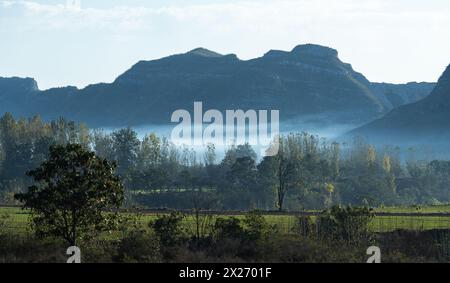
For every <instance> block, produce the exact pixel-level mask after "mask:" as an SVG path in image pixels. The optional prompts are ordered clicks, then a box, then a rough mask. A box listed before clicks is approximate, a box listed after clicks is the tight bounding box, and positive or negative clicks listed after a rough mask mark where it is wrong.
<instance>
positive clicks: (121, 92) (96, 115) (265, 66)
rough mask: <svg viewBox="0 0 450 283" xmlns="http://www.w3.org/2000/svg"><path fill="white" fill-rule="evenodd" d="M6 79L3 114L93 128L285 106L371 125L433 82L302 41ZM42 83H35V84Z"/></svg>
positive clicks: (298, 115)
mask: <svg viewBox="0 0 450 283" xmlns="http://www.w3.org/2000/svg"><path fill="white" fill-rule="evenodd" d="M3 80H5V81H9V83H3V84H2V83H1V81H0V99H1V100H0V101H1V102H2V103H1V104H0V113H2V112H7V111H9V112H12V113H13V114H14V115H16V116H30V115H33V114H41V116H43V117H44V118H45V119H55V118H58V117H59V116H65V117H67V118H69V119H73V120H78V121H85V122H87V123H88V124H89V125H90V126H125V125H130V126H137V125H144V124H155V123H168V122H170V116H171V113H172V112H173V111H175V110H177V109H187V110H190V111H192V108H193V102H194V101H202V102H203V104H204V108H205V109H212V108H214V109H218V110H222V111H223V110H226V109H244V110H246V109H257V110H258V109H278V110H280V115H281V119H282V120H291V121H300V120H304V119H305V118H308V119H309V117H314V120H315V121H314V122H320V123H324V124H333V123H347V124H363V123H365V122H368V121H371V120H373V119H375V118H378V117H381V116H382V115H383V114H385V113H387V112H388V111H389V110H391V109H392V108H393V107H395V106H397V105H403V104H406V103H410V102H413V101H416V100H418V99H420V98H422V97H425V96H426V95H428V94H429V92H430V91H431V88H432V87H433V86H434V85H433V84H427V83H421V84H407V85H388V84H383V85H382V84H372V83H371V82H369V81H368V80H367V79H366V78H365V77H364V76H363V75H362V74H360V73H358V72H355V71H354V70H353V68H352V67H351V65H349V64H346V63H343V62H341V61H340V60H339V58H338V53H337V51H336V50H334V49H331V48H328V47H323V46H318V45H311V44H307V45H300V46H297V47H295V48H294V49H293V50H292V51H291V52H285V51H277V50H272V51H269V52H268V53H266V54H265V55H264V56H263V57H260V58H256V59H253V60H248V61H242V60H239V59H238V58H237V57H236V56H235V55H221V54H218V53H216V52H212V51H209V50H206V49H203V48H198V49H195V50H192V51H190V52H188V53H185V54H179V55H173V56H169V57H165V58H162V59H159V60H153V61H141V62H138V63H137V64H135V65H134V66H133V67H132V68H131V69H129V70H128V71H126V72H125V73H124V74H122V75H120V76H119V77H118V78H117V79H116V80H115V81H114V82H113V83H111V84H96V85H91V86H88V87H86V88H84V89H81V90H79V89H77V88H74V87H66V88H58V89H50V90H46V91H39V90H38V89H37V86H36V82H34V81H30V79H23V81H22V80H20V79H3ZM14 84H17V86H11V85H14ZM32 85H34V87H32Z"/></svg>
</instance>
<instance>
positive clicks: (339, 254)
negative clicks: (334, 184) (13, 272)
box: [0, 207, 450, 263]
mask: <svg viewBox="0 0 450 283" xmlns="http://www.w3.org/2000/svg"><path fill="white" fill-rule="evenodd" d="M185 217H192V216H186V215H183V214H180V213H176V212H174V213H172V214H167V215H161V216H160V217H158V218H157V219H156V220H154V221H152V222H150V223H148V226H146V227H143V226H141V225H138V224H137V223H138V222H139V220H138V216H133V217H127V218H126V219H123V221H122V222H121V224H120V225H118V226H117V227H116V229H115V230H114V231H113V232H112V233H106V234H102V235H101V236H97V237H93V238H85V239H83V240H81V241H80V242H79V243H78V245H79V247H80V248H81V252H82V262H123V263H138V262H141V263H159V262H178V263H180V262H186V263H195V262H203V263H204V262H227V263H230V262H236V263H238V262H270V263H274V262H286V263H287V262H290V263H306V262H308V263H311V262H312V263H315V262H359V263H363V262H366V260H367V259H368V258H369V255H366V250H367V248H368V247H369V246H372V245H376V246H379V247H380V249H381V256H382V257H381V260H382V262H449V261H450V240H449V235H450V231H449V230H430V231H422V232H419V231H406V230H405V231H402V230H400V231H394V232H389V233H371V232H369V230H368V229H367V226H366V224H367V221H368V220H369V218H370V213H369V212H368V211H367V210H365V209H351V208H338V207H335V208H333V209H331V210H328V211H326V212H324V213H323V215H322V216H321V217H320V218H319V219H318V220H317V221H312V220H311V219H309V218H298V219H297V225H296V228H295V229H293V230H292V231H291V232H289V233H282V232H280V231H278V229H277V226H276V225H269V224H268V223H267V222H266V221H265V220H264V218H263V217H262V216H261V214H260V213H258V212H257V211H254V212H249V213H248V214H246V215H245V217H244V218H234V217H226V218H224V217H212V216H211V215H200V216H199V219H198V220H199V222H198V223H197V222H195V221H189V222H186V221H183V219H184V218H185ZM186 223H189V224H186ZM197 224H198V225H199V226H197ZM67 247H68V244H67V243H66V242H65V241H64V240H63V239H60V238H57V237H45V238H42V237H37V236H36V235H35V234H32V233H30V234H23V235H12V234H7V233H5V234H1V235H0V262H65V261H66V260H67V255H66V254H65V252H66V249H67Z"/></svg>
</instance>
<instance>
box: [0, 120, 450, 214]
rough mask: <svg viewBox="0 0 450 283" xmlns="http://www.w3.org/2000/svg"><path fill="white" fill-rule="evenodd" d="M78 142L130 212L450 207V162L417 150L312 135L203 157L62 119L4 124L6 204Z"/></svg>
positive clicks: (1, 163)
mask: <svg viewBox="0 0 450 283" xmlns="http://www.w3.org/2000/svg"><path fill="white" fill-rule="evenodd" d="M66 144H78V145H80V146H81V147H82V148H84V149H86V150H88V151H92V152H93V153H95V155H96V156H99V157H101V158H103V159H105V160H108V161H111V162H114V163H115V164H116V165H117V173H118V175H119V176H120V178H121V180H122V182H123V185H124V188H125V203H126V205H128V206H142V207H148V208H171V209H192V208H198V209H200V208H201V209H219V210H220V209H223V210H251V209H261V210H302V209H322V208H328V207H332V206H333V205H335V204H344V205H348V204H351V205H357V206H370V207H374V206H382V205H411V204H438V203H448V202H450V188H449V185H448V184H449V183H450V182H449V181H450V162H448V161H442V160H434V161H422V160H417V159H416V158H414V151H413V150H409V153H410V154H409V155H408V156H406V157H402V156H401V152H400V148H398V147H395V146H385V147H382V148H380V147H374V146H372V145H370V144H368V143H366V142H365V141H364V139H362V138H358V137H357V138H355V140H354V141H353V142H352V143H349V144H345V143H340V144H339V143H336V142H335V143H332V142H329V141H327V140H325V139H322V138H320V137H318V136H315V135H311V134H308V133H292V134H288V135H284V136H281V137H280V138H279V145H280V147H279V151H278V154H277V155H275V156H270V157H263V158H258V157H257V154H256V153H255V151H254V150H253V148H252V147H251V146H250V145H248V144H243V145H235V146H230V147H229V148H228V149H227V150H226V152H225V155H224V157H223V158H220V159H219V158H218V154H217V150H216V148H215V146H214V145H213V144H209V145H207V146H206V147H205V149H204V150H203V152H202V153H200V152H195V151H194V150H193V149H191V148H188V147H177V146H175V145H174V144H172V143H171V142H170V141H169V140H168V139H167V138H164V137H159V136H157V135H156V134H154V133H149V134H148V135H146V136H144V137H143V138H142V139H139V138H138V134H137V133H136V131H134V130H133V129H131V128H123V129H119V130H116V131H113V132H111V133H108V132H105V131H102V130H91V129H89V128H88V127H87V126H85V125H84V124H81V123H75V122H73V121H67V120H66V119H64V118H60V119H58V120H55V121H50V122H46V121H43V120H42V119H41V118H40V117H39V116H35V117H33V118H30V119H24V118H21V119H17V120H16V119H15V118H14V117H13V116H12V115H11V114H8V113H6V114H5V115H3V116H2V117H1V118H0V202H1V203H2V204H16V203H17V200H15V199H14V197H13V196H14V194H16V193H21V192H24V191H25V190H26V188H27V187H29V186H30V185H32V180H31V179H30V176H27V175H26V172H29V171H30V170H33V169H35V168H37V167H38V166H39V165H40V164H42V163H43V162H44V161H45V160H47V159H48V157H49V148H50V147H51V146H52V145H66Z"/></svg>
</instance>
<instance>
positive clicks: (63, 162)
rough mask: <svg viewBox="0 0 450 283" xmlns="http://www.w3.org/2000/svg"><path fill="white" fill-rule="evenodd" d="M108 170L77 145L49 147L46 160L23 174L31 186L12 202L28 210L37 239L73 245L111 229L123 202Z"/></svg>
mask: <svg viewBox="0 0 450 283" xmlns="http://www.w3.org/2000/svg"><path fill="white" fill-rule="evenodd" d="M114 171H115V164H111V163H109V162H108V161H107V160H106V159H102V158H99V157H97V156H96V155H95V154H94V153H93V152H90V151H87V150H85V149H83V147H82V146H81V145H78V144H68V145H56V146H52V147H51V148H50V157H49V159H48V160H47V161H45V162H43V163H42V164H41V166H40V167H38V168H37V169H35V170H32V171H30V172H28V176H30V177H32V178H33V179H34V181H35V184H34V185H32V186H30V187H29V188H28V192H26V193H22V194H17V195H16V199H18V200H20V201H21V202H23V208H28V209H31V212H32V221H33V224H34V229H35V231H36V233H37V235H39V236H56V237H62V238H63V239H64V240H65V241H66V242H67V243H68V244H70V245H76V243H77V241H78V240H79V239H82V238H83V237H85V236H88V235H90V233H95V232H101V231H105V230H109V229H111V228H112V224H113V223H114V220H115V219H116V218H117V216H118V213H117V209H118V208H119V206H120V205H121V204H122V202H123V198H124V197H123V196H124V192H123V186H122V183H121V181H120V178H119V177H118V176H117V175H115V174H114Z"/></svg>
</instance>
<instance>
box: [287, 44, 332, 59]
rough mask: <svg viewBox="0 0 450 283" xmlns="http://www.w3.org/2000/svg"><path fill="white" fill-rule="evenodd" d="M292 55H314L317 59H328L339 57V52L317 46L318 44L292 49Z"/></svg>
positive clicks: (303, 45)
mask: <svg viewBox="0 0 450 283" xmlns="http://www.w3.org/2000/svg"><path fill="white" fill-rule="evenodd" d="M291 53H294V54H300V55H305V54H307V55H312V56H316V57H327V58H330V57H331V58H336V57H337V56H338V52H337V50H336V49H333V48H330V47H327V46H322V45H316V44H302V45H298V46H296V47H295V48H294V49H292V51H291Z"/></svg>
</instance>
